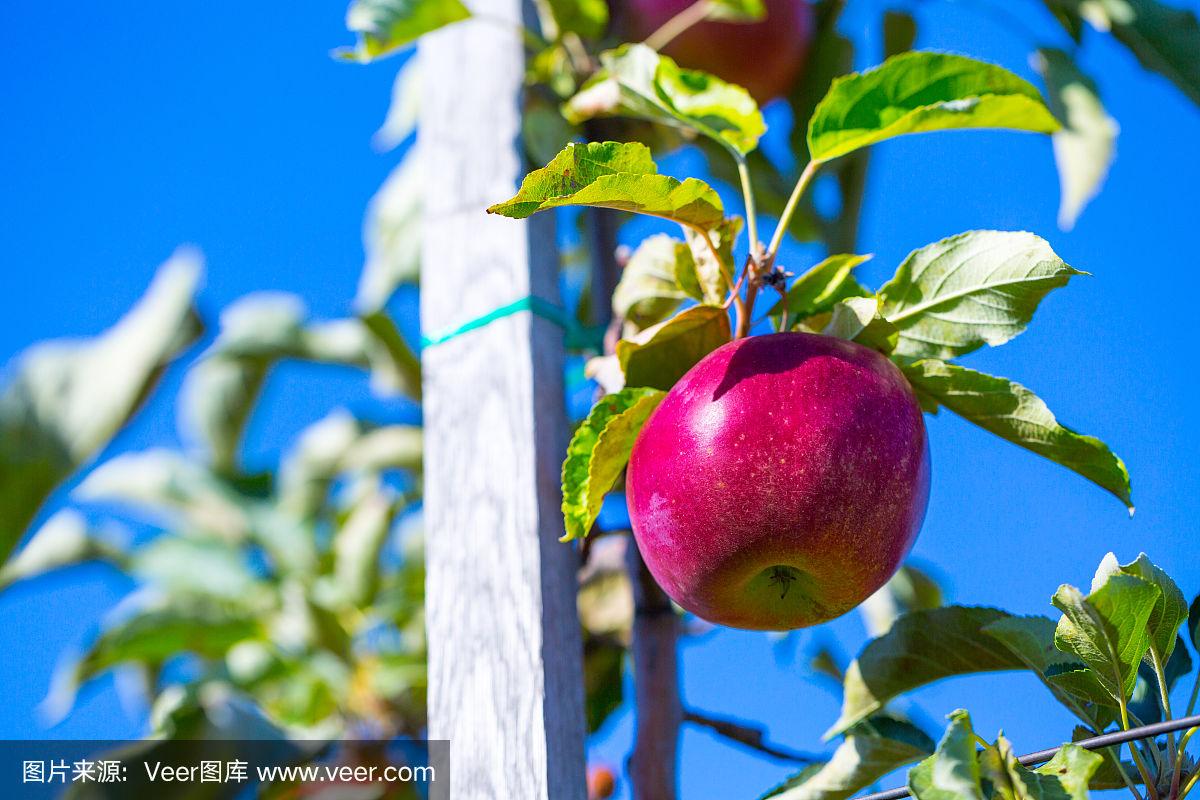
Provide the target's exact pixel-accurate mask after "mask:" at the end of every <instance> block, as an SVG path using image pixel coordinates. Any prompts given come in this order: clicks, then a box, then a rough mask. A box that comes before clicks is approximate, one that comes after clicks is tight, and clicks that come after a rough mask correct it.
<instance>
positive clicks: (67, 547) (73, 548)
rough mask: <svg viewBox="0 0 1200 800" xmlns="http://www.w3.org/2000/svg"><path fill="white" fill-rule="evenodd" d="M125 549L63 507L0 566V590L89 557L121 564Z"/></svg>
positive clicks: (89, 559) (76, 513) (78, 562)
mask: <svg viewBox="0 0 1200 800" xmlns="http://www.w3.org/2000/svg"><path fill="white" fill-rule="evenodd" d="M124 560H125V558H124V553H122V551H121V550H120V549H119V548H117V547H116V546H114V545H112V544H110V543H108V542H107V541H105V540H103V539H99V538H97V537H96V536H94V535H92V533H91V532H90V531H89V530H88V524H87V520H85V519H84V518H83V515H82V514H80V513H79V512H78V511H74V510H72V509H64V510H62V511H59V512H58V513H56V514H55V515H54V516H52V517H50V519H48V520H46V522H45V524H43V525H42V526H41V527H40V528H38V529H37V531H36V532H35V533H34V534H33V536H31V537H29V541H28V542H26V543H25V546H24V547H22V548H21V549H20V551H19V552H18V553H17V554H16V555H15V556H14V557H13V558H11V559H10V560H9V561H8V563H6V564H4V566H3V567H0V591H2V590H3V589H5V588H7V587H9V586H11V585H12V584H14V583H16V582H18V581H23V580H28V579H30V578H36V577H37V576H39V575H44V574H46V573H47V572H52V571H54V570H56V569H62V568H63V567H70V566H74V565H75V564H82V563H85V562H88V561H106V562H111V563H113V564H116V565H123V564H124Z"/></svg>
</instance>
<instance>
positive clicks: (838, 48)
mask: <svg viewBox="0 0 1200 800" xmlns="http://www.w3.org/2000/svg"><path fill="white" fill-rule="evenodd" d="M839 16H840V14H836V13H819V14H818V15H817V19H818V28H817V31H816V35H815V36H814V38H813V41H812V44H811V45H810V49H809V53H808V58H807V61H806V63H805V65H804V69H803V70H801V73H800V77H799V80H797V81H796V82H795V84H794V85H793V86H792V90H791V92H790V93H789V95H788V104H789V105H790V106H791V107H792V118H793V119H794V120H795V124H793V125H792V129H791V132H790V134H789V135H788V144H789V145H790V149H791V152H792V153H793V154H794V156H795V158H796V163H797V164H798V165H800V166H801V167H802V166H803V165H804V164H806V163H807V162H809V161H810V160H811V159H812V156H811V154H810V153H809V151H808V137H807V134H808V125H807V124H806V123H805V120H809V119H811V118H812V116H813V114H814V112H815V111H816V109H817V105H818V104H819V103H820V102H821V100H822V99H824V98H825V96H826V95H827V94H829V89H830V87H831V86H832V85H833V81H834V80H835V79H836V78H838V77H840V76H842V75H846V74H847V73H849V72H851V71H852V70H853V69H854V43H853V42H852V41H850V39H848V38H846V37H845V36H843V35H842V34H841V33H840V32H839V31H838V29H837V18H838V17H839ZM794 180H795V178H794V177H793V182H794ZM755 188H757V187H755ZM785 196H786V195H785ZM765 210H766V209H765V208H764V211H765Z"/></svg>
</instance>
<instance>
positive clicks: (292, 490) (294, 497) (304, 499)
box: [278, 410, 423, 519]
mask: <svg viewBox="0 0 1200 800" xmlns="http://www.w3.org/2000/svg"><path fill="white" fill-rule="evenodd" d="M422 442H423V437H422V433H421V429H420V428H416V427H411V426H407V425H386V426H383V427H379V428H373V427H370V426H367V425H364V424H363V423H362V422H360V421H359V420H357V419H355V418H354V417H353V416H351V415H350V414H349V412H347V411H344V410H338V411H334V412H332V413H330V414H329V415H328V416H326V417H325V418H324V419H321V420H319V421H318V422H316V423H314V424H313V425H311V426H309V427H308V428H306V429H305V430H304V431H303V432H302V433H301V435H300V437H299V439H298V440H297V442H296V444H295V446H294V447H293V448H292V450H291V452H290V453H288V455H287V456H286V457H285V458H284V460H283V463H282V464H281V466H280V469H279V492H278V504H279V507H280V508H281V509H283V510H285V511H286V512H288V513H289V514H291V515H294V516H296V517H299V518H301V519H307V518H310V517H313V516H315V515H316V514H317V513H318V512H319V510H320V509H321V507H322V506H323V505H324V503H325V501H326V498H327V496H328V494H329V490H330V488H331V487H332V485H333V482H334V480H335V479H336V478H337V477H339V476H341V475H344V474H364V473H373V472H380V471H384V470H391V469H405V470H413V471H417V470H420V468H421V452H422Z"/></svg>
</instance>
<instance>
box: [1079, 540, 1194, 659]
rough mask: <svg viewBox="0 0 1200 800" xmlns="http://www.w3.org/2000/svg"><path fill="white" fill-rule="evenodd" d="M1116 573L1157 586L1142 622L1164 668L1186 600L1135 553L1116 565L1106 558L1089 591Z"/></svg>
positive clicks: (1164, 575) (1183, 616) (1114, 559)
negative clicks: (1133, 556)
mask: <svg viewBox="0 0 1200 800" xmlns="http://www.w3.org/2000/svg"><path fill="white" fill-rule="evenodd" d="M1118 574H1119V575H1132V576H1134V577H1135V578H1141V579H1142V580H1144V581H1146V582H1147V583H1149V584H1152V585H1153V586H1156V587H1158V591H1159V595H1158V600H1156V601H1155V603H1154V609H1153V610H1152V611H1151V612H1150V618H1149V619H1147V620H1146V632H1147V633H1149V634H1150V647H1151V649H1152V650H1153V651H1155V652H1156V653H1157V654H1158V657H1159V658H1160V659H1161V661H1162V664H1163V665H1164V666H1165V665H1166V663H1167V659H1169V658H1170V657H1171V653H1172V651H1173V650H1174V649H1175V640H1176V638H1177V636H1176V634H1178V632H1179V627H1180V626H1181V625H1183V623H1184V622H1186V621H1187V618H1188V606H1187V600H1185V599H1184V597H1183V592H1181V591H1179V587H1178V586H1177V585H1176V584H1175V581H1173V580H1171V576H1170V575H1168V574H1167V573H1166V572H1164V571H1163V570H1162V569H1160V568H1159V567H1157V566H1156V565H1155V564H1154V563H1153V562H1151V561H1150V557H1149V556H1147V555H1146V554H1145V553H1139V554H1138V557H1137V558H1136V559H1134V560H1133V561H1131V562H1129V563H1128V564H1121V563H1119V562H1118V561H1117V557H1116V555H1114V554H1113V553H1109V554H1108V555H1106V556H1105V557H1104V559H1103V560H1102V561H1101V562H1100V567H1099V568H1098V569H1097V570H1096V576H1095V578H1093V579H1092V589H1093V590H1096V589H1098V588H1099V587H1101V586H1103V585H1104V583H1105V581H1107V580H1108V579H1109V577H1110V576H1112V575H1118Z"/></svg>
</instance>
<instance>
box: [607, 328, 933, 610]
mask: <svg viewBox="0 0 1200 800" xmlns="http://www.w3.org/2000/svg"><path fill="white" fill-rule="evenodd" d="M625 485H626V492H627V500H628V503H629V514H630V518H631V521H632V523H633V532H634V535H635V537H636V538H637V543H638V547H639V548H640V550H641V553H642V557H643V559H645V562H646V566H647V567H649V569H650V572H651V573H652V574H653V575H654V577H655V579H656V580H657V581H658V583H659V585H660V586H662V588H663V589H664V590H665V591H666V593H667V594H668V595H670V596H671V598H672V599H673V600H675V602H677V603H678V604H679V605H681V606H683V607H684V608H685V609H687V610H688V611H691V612H692V613H694V614H695V615H696V616H698V617H701V618H703V619H706V620H708V621H710V622H714V623H717V624H721V625H729V626H731V627H735V628H749V629H753V630H790V629H792V628H803V627H807V626H810V625H816V624H818V623H820V622H824V621H826V620H830V619H833V618H834V617H837V616H840V615H841V614H844V613H846V612H847V611H849V610H850V609H852V608H854V607H855V606H857V605H858V604H859V603H861V602H862V601H863V600H865V599H866V598H867V597H869V596H870V595H871V594H872V593H873V592H875V590H876V589H878V588H879V587H881V586H883V584H884V583H886V582H887V580H888V578H890V577H891V576H892V574H893V573H895V571H896V569H897V568H898V567H899V566H900V562H901V560H902V559H903V558H904V556H905V555H906V554H907V553H908V551H909V548H911V547H912V543H913V541H914V540H915V539H916V536H917V531H918V530H919V529H920V527H921V521H922V519H923V517H924V515H925V506H926V503H927V502H928V499H929V455H928V449H927V444H926V438H925V422H924V420H923V419H922V416H921V408H920V406H919V405H918V404H917V400H916V397H915V396H914V395H913V390H912V387H911V386H909V384H908V381H907V380H905V378H904V375H903V374H901V372H900V370H899V369H897V368H896V366H895V365H894V364H892V362H891V361H889V360H888V359H887V358H885V357H884V356H882V355H880V354H879V353H877V352H875V351H874V350H870V349H868V348H866V347H863V346H861V345H858V344H854V343H853V342H847V341H843V340H841V339H835V338H832V337H828V336H816V335H813V334H807V333H776V334H771V335H766V336H754V337H751V338H748V339H739V340H737V341H734V342H730V343H729V344H726V345H724V346H722V347H720V348H718V349H717V350H714V351H713V352H712V353H710V354H709V355H708V356H706V357H705V358H704V359H703V360H702V361H701V362H700V363H699V364H697V365H696V366H694V367H693V368H692V369H691V370H690V371H688V373H687V374H685V375H684V376H683V377H682V378H681V379H680V380H679V382H678V383H677V384H676V385H675V387H674V388H672V389H671V391H670V392H668V393H667V396H666V397H665V398H664V399H663V401H662V403H661V404H660V405H659V406H658V408H657V409H656V410H655V411H654V413H653V414H652V415H651V416H650V419H649V420H647V421H646V425H645V427H644V428H643V429H642V432H641V434H640V435H639V436H638V439H637V442H636V443H635V444H634V447H633V452H632V454H631V456H630V459H629V469H628V473H627V476H626V482H625Z"/></svg>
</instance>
